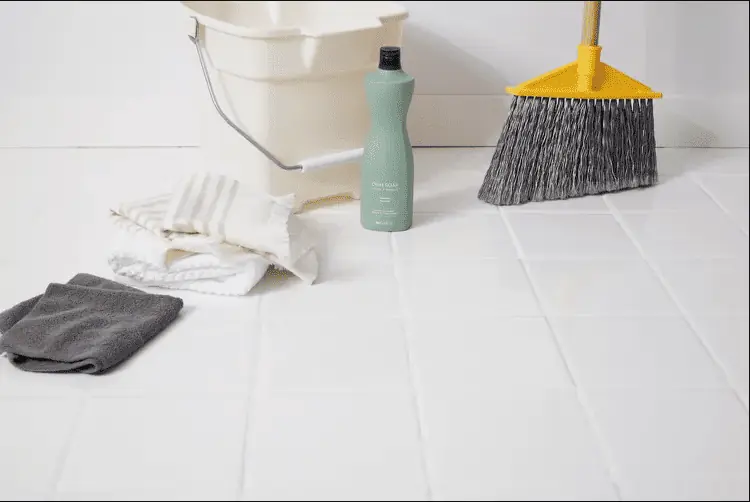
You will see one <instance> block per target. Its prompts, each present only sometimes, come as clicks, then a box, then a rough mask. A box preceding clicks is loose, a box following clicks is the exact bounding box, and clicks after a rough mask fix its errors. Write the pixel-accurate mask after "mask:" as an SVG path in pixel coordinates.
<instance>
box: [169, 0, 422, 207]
mask: <svg viewBox="0 0 750 502" xmlns="http://www.w3.org/2000/svg"><path fill="white" fill-rule="evenodd" d="M181 3H182V4H183V7H184V8H185V9H186V10H187V14H188V21H189V23H190V24H189V30H190V31H189V35H190V39H191V40H192V41H193V42H194V43H195V44H196V48H198V56H200V57H196V59H197V60H198V62H200V63H201V66H202V68H203V70H204V76H205V80H206V84H207V89H208V90H207V92H206V94H205V99H203V100H201V102H200V103H199V105H200V108H201V116H200V117H201V127H200V133H201V139H200V141H201V152H202V156H203V161H204V162H205V166H206V168H207V169H210V170H212V171H215V172H219V173H222V174H227V175H229V176H232V177H234V178H235V179H238V180H240V181H242V182H245V183H248V184H249V185H251V186H253V187H254V188H255V189H256V190H258V191H261V192H265V193H268V194H271V195H285V194H288V193H294V194H296V197H297V202H298V207H301V206H302V205H304V204H305V203H307V202H311V201H316V200H320V199H325V198H330V197H337V196H350V197H354V198H358V197H359V158H360V157H361V153H362V146H363V143H364V138H365V135H366V133H367V128H368V123H369V109H368V106H367V102H366V99H365V92H364V76H365V74H366V73H367V72H369V71H372V70H374V69H375V68H376V67H377V63H378V54H379V49H380V47H381V46H384V45H401V36H402V27H403V22H404V20H405V19H406V18H407V16H408V13H407V11H406V9H405V8H404V7H402V6H401V5H399V4H396V3H392V2H368V1H364V2H356V1H350V2H348V1H341V2H336V1H331V2H301V1H281V2H254V1H249V2H221V1H218V2H217V1H183V2H181ZM198 62H196V72H200V71H201V67H200V66H199V65H198ZM211 88H212V89H211ZM222 113H223V114H224V117H222V115H221V114H222ZM253 143H254V144H253ZM321 156H323V158H322V159H321V158H320V157H321ZM272 159H275V160H272ZM331 161H335V162H331ZM301 167H304V169H301Z"/></svg>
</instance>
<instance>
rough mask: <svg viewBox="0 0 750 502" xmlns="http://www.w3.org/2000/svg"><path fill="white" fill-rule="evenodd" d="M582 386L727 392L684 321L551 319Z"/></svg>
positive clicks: (723, 382) (676, 318)
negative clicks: (712, 389)
mask: <svg viewBox="0 0 750 502" xmlns="http://www.w3.org/2000/svg"><path fill="white" fill-rule="evenodd" d="M550 321H551V323H552V327H553V329H554V330H555V333H556V334H557V336H558V337H559V339H560V344H561V345H562V348H563V352H564V354H565V359H566V360H567V361H568V366H569V367H570V370H571V372H572V373H573V376H574V378H575V380H576V383H577V384H578V385H579V386H582V387H584V388H587V389H593V388H638V389H650V388H677V389H679V388H721V387H726V386H727V383H726V381H725V379H724V376H723V374H722V372H721V369H720V368H719V367H717V366H716V364H715V363H714V362H713V360H712V358H711V356H710V354H709V353H708V352H707V351H706V349H705V348H704V347H703V345H702V344H701V341H700V339H699V338H698V337H697V335H696V334H695V333H694V332H693V330H692V329H691V328H690V326H689V325H688V324H687V323H686V322H685V320H684V319H682V318H680V317H558V318H553V319H551V320H550Z"/></svg>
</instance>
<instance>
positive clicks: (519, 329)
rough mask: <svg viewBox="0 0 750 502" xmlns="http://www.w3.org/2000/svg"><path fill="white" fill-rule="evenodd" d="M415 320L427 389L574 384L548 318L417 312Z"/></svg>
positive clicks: (415, 356) (413, 337) (415, 347)
mask: <svg viewBox="0 0 750 502" xmlns="http://www.w3.org/2000/svg"><path fill="white" fill-rule="evenodd" d="M409 325H410V328H411V329H410V331H411V333H410V337H409V340H410V349H411V355H412V362H413V364H414V367H415V371H416V379H417V384H418V386H419V387H420V388H422V389H425V390H427V391H436V390H440V389H456V390H474V391H477V392H479V391H482V392H488V393H492V392H494V391H495V390H497V389H499V388H514V387H522V388H532V389H533V388H554V387H570V386H572V382H571V381H570V378H569V376H568V372H567V370H566V368H565V363H564V362H563V359H562V357H561V356H560V353H559V351H558V349H557V346H556V344H555V340H554V338H553V336H552V333H551V332H550V330H549V327H548V326H547V322H546V321H545V320H544V319H543V318H499V317H468V318H467V317H455V318H445V319H442V318H434V317H417V318H415V319H413V320H411V322H410V323H409Z"/></svg>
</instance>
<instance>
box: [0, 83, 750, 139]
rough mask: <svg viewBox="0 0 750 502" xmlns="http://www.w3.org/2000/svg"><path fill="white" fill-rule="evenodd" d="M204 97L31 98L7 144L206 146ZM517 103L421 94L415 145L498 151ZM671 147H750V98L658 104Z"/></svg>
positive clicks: (0, 126) (19, 101) (4, 111)
mask: <svg viewBox="0 0 750 502" xmlns="http://www.w3.org/2000/svg"><path fill="white" fill-rule="evenodd" d="M196 99H208V97H207V96H200V97H190V96H185V95H165V96H146V97H142V96H141V97H130V98H124V99H123V98H119V99H118V98H113V97H111V96H85V97H80V96H79V97H67V96H66V97H63V96H26V97H16V98H13V99H12V100H9V99H7V97H6V101H5V103H3V104H2V105H1V106H0V147H6V148H7V147H27V148H32V147H156V146H197V145H198V144H199V136H198V127H197V124H196V120H197V117H198V113H197V109H196V108H197V107H195V103H196V101H195V100H196ZM509 103H510V98H509V97H508V96H505V95H486V96H485V95H481V96H480V95H417V96H415V97H414V102H413V104H412V108H411V110H410V113H409V131H410V135H411V139H412V143H413V144H414V146H491V147H494V146H495V145H496V143H497V139H498V137H499V135H500V130H501V128H502V125H503V123H504V121H505V118H506V115H507V111H508V105H509ZM654 106H655V112H654V113H655V121H656V137H657V143H658V146H663V147H744V148H747V147H748V133H749V131H748V97H747V96H746V95H745V96H740V97H737V96H735V97H726V98H721V99H719V98H712V99H703V98H693V97H679V96H677V97H671V96H667V97H665V98H664V99H662V100H657V101H656V102H655V105H654Z"/></svg>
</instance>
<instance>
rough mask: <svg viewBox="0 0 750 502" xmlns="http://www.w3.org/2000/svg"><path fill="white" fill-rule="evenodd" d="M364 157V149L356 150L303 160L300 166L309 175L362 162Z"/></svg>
mask: <svg viewBox="0 0 750 502" xmlns="http://www.w3.org/2000/svg"><path fill="white" fill-rule="evenodd" d="M363 155H364V148H356V149H354V150H345V151H343V152H337V153H331V154H328V155H321V156H320V157H311V158H309V159H305V160H303V161H302V162H300V163H299V165H300V166H302V172H303V173H309V172H310V171H318V170H320V169H324V168H326V167H331V166H336V165H339V164H346V163H348V162H355V161H358V160H360V159H361V158H362V156H363Z"/></svg>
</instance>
